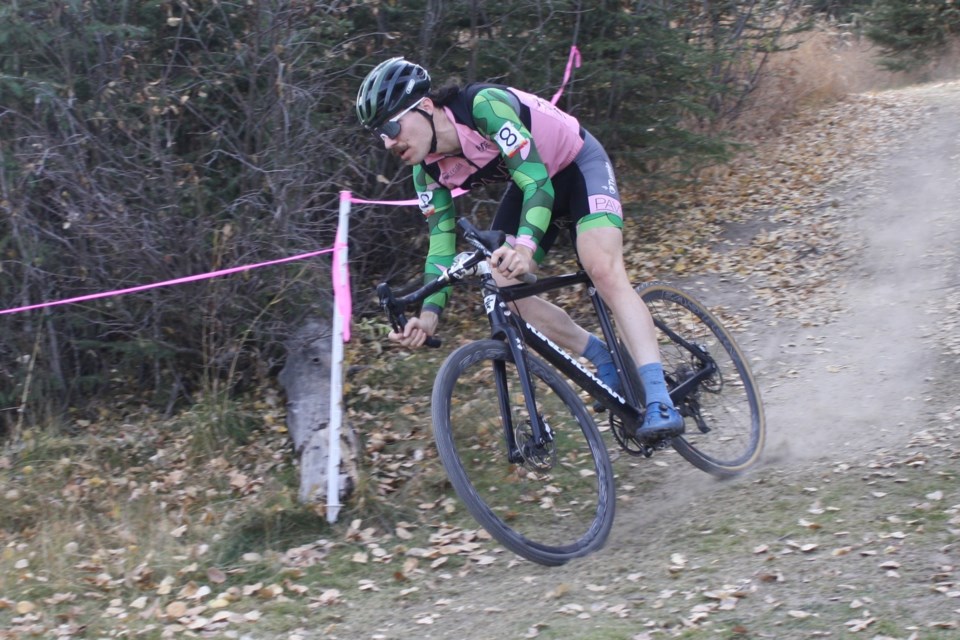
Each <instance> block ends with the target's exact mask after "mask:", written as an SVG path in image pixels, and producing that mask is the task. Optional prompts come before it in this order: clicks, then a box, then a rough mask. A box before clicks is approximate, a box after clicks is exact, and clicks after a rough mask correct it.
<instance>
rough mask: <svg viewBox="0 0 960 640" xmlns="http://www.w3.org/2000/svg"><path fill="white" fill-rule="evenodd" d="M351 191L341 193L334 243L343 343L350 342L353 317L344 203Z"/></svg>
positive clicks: (335, 299)
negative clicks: (338, 220)
mask: <svg viewBox="0 0 960 640" xmlns="http://www.w3.org/2000/svg"><path fill="white" fill-rule="evenodd" d="M350 200H351V195H350V192H349V191H341V192H340V205H341V210H340V222H339V223H338V224H337V238H336V240H335V241H334V243H333V265H332V266H333V272H332V276H333V278H332V280H333V303H334V304H335V305H336V306H337V311H338V312H339V313H340V317H341V318H342V319H343V341H344V342H350V322H351V320H352V316H353V298H352V296H351V293H350V268H349V265H348V264H347V255H348V253H349V252H348V249H349V246H348V245H347V238H346V237H345V236H346V235H347V224H348V221H347V214H348V213H349V205H347V207H348V210H346V211H345V210H344V209H343V204H344V202H349V201H350Z"/></svg>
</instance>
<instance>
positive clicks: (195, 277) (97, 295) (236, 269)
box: [0, 249, 335, 315]
mask: <svg viewBox="0 0 960 640" xmlns="http://www.w3.org/2000/svg"><path fill="white" fill-rule="evenodd" d="M334 250H335V249H321V250H320V251H311V252H310V253H302V254H300V255H297V256H290V257H288V258H280V259H279V260H270V261H269V262H261V263H259V264H248V265H244V266H241V267H232V268H230V269H222V270H220V271H211V272H209V273H201V274H198V275H193V276H186V277H184V278H176V279H174V280H165V281H163V282H154V283H151V284H144V285H140V286H137V287H130V288H129V289H118V290H116V291H103V292H101V293H92V294H89V295H85V296H78V297H76V298H67V299H65V300H53V301H50V302H41V303H39V304H31V305H27V306H25V307H18V308H16V309H2V310H0V315H5V314H10V313H20V312H22V311H33V310H35V309H45V308H48V307H55V306H58V305H62V304H75V303H78V302H87V301H89V300H97V299H98V298H108V297H111V296H121V295H125V294H128V293H138V292H140V291H147V290H149V289H156V288H158V287H169V286H173V285H177V284H186V283H188V282H197V281H199V280H207V279H209V278H218V277H220V276H226V275H230V274H232V273H240V272H242V271H249V270H251V269H257V268H260V267H268V266H271V265H275V264H283V263H284V262H293V261H294V260H303V259H305V258H312V257H314V256H319V255H322V254H324V253H331V252H333V251H334Z"/></svg>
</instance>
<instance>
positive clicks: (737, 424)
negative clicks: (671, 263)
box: [637, 282, 766, 477]
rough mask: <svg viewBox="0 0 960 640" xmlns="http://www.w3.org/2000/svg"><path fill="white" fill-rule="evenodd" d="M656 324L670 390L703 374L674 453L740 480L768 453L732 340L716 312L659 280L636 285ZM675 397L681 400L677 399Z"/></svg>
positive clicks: (752, 388)
mask: <svg viewBox="0 0 960 640" xmlns="http://www.w3.org/2000/svg"><path fill="white" fill-rule="evenodd" d="M637 293H639V294H640V297H641V298H643V301H644V302H645V303H646V304H647V308H648V309H649V310H650V313H651V315H652V316H653V319H654V323H655V324H656V325H657V329H658V331H657V333H658V336H657V337H658V342H659V346H660V357H661V359H662V362H663V370H664V374H665V376H666V379H667V385H668V387H670V389H671V391H673V390H674V389H676V388H677V387H678V386H681V385H683V384H684V383H685V382H689V381H691V380H692V379H694V378H695V377H696V376H698V373H699V375H702V376H704V377H703V378H702V379H701V380H700V381H699V382H698V383H696V384H695V385H693V386H692V390H691V391H690V392H689V393H685V394H684V396H683V397H682V398H679V399H677V398H676V397H675V402H676V404H677V409H679V411H680V413H681V414H682V415H683V416H684V418H686V432H685V433H684V435H683V436H681V437H677V438H674V439H673V441H672V445H673V448H674V449H676V450H677V452H678V453H679V454H680V455H681V456H683V457H684V458H686V459H687V460H688V461H689V462H690V463H691V464H693V465H694V466H696V467H697V468H699V469H702V470H703V471H706V472H708V473H712V474H714V475H716V476H720V477H726V476H732V475H736V474H738V473H740V472H742V471H743V470H745V469H746V468H747V467H749V466H750V465H752V464H753V463H754V462H756V460H757V458H758V457H759V456H760V453H761V451H762V450H763V444H764V440H765V436H766V423H765V420H764V416H763V406H762V404H761V401H760V393H759V391H758V390H757V385H756V383H755V382H754V379H753V374H752V373H751V372H750V367H749V366H748V365H747V362H746V359H745V358H744V356H743V354H742V353H741V351H740V348H739V347H738V346H737V344H736V342H735V341H734V339H733V337H732V336H731V335H730V334H729V333H728V332H727V330H726V329H724V327H723V326H722V325H721V324H720V321H719V320H717V318H716V317H715V316H713V314H711V313H710V312H709V311H708V310H707V309H706V308H704V307H703V305H701V304H700V303H699V302H697V301H696V300H694V299H693V298H691V297H690V296H689V295H687V294H686V293H684V292H683V291H680V290H679V289H677V288H675V287H672V286H670V285H667V284H664V283H660V282H650V283H646V284H642V285H640V286H639V287H637ZM672 395H674V396H676V394H672Z"/></svg>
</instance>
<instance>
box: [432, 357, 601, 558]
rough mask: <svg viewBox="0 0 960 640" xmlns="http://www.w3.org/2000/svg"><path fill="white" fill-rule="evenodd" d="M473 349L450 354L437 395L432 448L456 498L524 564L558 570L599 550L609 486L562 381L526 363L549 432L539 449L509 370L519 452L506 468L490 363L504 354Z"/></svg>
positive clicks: (596, 440) (595, 441) (591, 434)
mask: <svg viewBox="0 0 960 640" xmlns="http://www.w3.org/2000/svg"><path fill="white" fill-rule="evenodd" d="M479 344H481V345H485V346H481V347H480V348H479V350H477V349H476V348H475V349H467V352H466V353H461V354H460V355H459V356H458V355H457V354H458V353H460V352H462V351H463V349H461V350H459V351H458V352H455V353H454V354H452V355H451V359H452V360H453V363H452V364H451V365H450V366H448V365H447V363H445V365H444V368H443V369H442V370H441V374H443V375H441V374H438V381H439V380H441V378H443V379H444V384H443V385H442V386H441V394H440V395H442V396H443V397H442V398H438V397H436V393H435V398H434V420H435V430H436V431H437V445H438V448H439V450H440V452H441V458H442V459H443V462H444V465H445V466H446V467H447V471H448V473H449V475H450V478H451V481H452V482H453V484H454V487H455V488H456V489H457V492H458V494H459V495H460V497H461V498H462V499H463V500H464V502H465V503H466V504H467V506H468V508H470V511H471V513H472V514H473V515H474V517H476V518H477V519H478V521H480V523H481V524H483V526H484V527H486V528H487V529H488V531H490V533H491V534H493V535H494V536H495V537H496V538H497V539H498V540H500V542H501V543H503V544H504V545H505V546H507V547H509V548H511V549H512V550H513V551H515V552H517V553H519V554H520V555H523V556H524V557H527V558H529V559H532V560H535V561H537V562H542V563H544V564H559V563H560V562H562V561H565V560H566V559H569V558H571V557H576V556H578V555H583V554H584V553H586V552H588V551H589V550H591V549H593V548H596V547H598V546H599V545H600V544H602V543H603V540H604V538H605V537H606V535H607V532H608V531H609V524H610V522H611V521H612V517H613V511H612V508H613V497H612V493H613V489H612V472H611V471H610V469H609V460H608V459H607V457H606V451H605V449H604V447H603V442H602V440H601V439H600V436H599V433H598V432H597V431H596V426H595V425H594V424H593V423H592V420H591V419H590V418H589V415H588V414H587V413H586V410H585V409H584V408H583V405H582V403H581V402H580V401H579V399H577V397H576V395H575V394H574V393H573V392H572V390H570V388H569V387H568V386H567V385H566V383H565V382H564V381H563V380H561V379H560V378H559V377H558V376H557V374H556V373H554V372H553V370H552V369H549V368H548V367H547V366H546V365H545V364H543V363H542V362H538V361H534V360H531V362H530V365H529V366H530V371H531V377H532V379H533V382H534V384H535V385H536V392H535V397H536V400H537V408H538V412H539V415H540V418H541V420H542V422H543V424H544V425H545V429H546V433H548V434H549V435H550V439H549V441H547V442H537V441H536V440H535V438H534V430H533V419H532V418H531V416H530V415H529V414H528V413H527V410H526V407H525V403H524V401H523V393H522V388H521V386H520V381H519V379H518V377H517V371H516V367H514V366H512V365H511V364H509V363H508V364H507V366H506V367H505V376H506V385H507V389H508V394H509V395H508V397H509V403H508V404H509V407H510V422H511V425H510V427H509V432H510V434H512V436H513V440H514V442H515V449H514V452H515V454H518V455H515V456H514V460H513V461H511V459H510V451H509V450H508V437H507V435H506V433H505V428H504V421H503V419H502V416H501V412H500V403H499V401H498V398H497V393H496V392H495V391H494V384H493V383H494V366H493V363H494V361H495V359H505V358H508V357H509V352H508V350H507V349H506V347H505V345H503V343H500V342H496V341H483V342H482V343H479ZM468 347H474V345H468ZM448 362H449V360H448ZM438 409H439V411H438Z"/></svg>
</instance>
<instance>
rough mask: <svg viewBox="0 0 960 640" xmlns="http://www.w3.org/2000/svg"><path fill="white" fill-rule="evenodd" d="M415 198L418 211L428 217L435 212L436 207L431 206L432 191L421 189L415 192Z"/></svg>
mask: <svg viewBox="0 0 960 640" xmlns="http://www.w3.org/2000/svg"><path fill="white" fill-rule="evenodd" d="M417 199H418V200H419V206H420V212H421V213H422V214H423V215H425V216H426V217H428V218H429V217H430V216H432V215H433V214H434V213H436V212H437V209H436V207H434V206H433V191H421V192H420V193H419V194H417Z"/></svg>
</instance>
